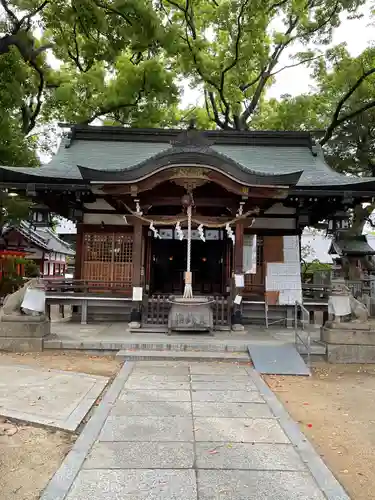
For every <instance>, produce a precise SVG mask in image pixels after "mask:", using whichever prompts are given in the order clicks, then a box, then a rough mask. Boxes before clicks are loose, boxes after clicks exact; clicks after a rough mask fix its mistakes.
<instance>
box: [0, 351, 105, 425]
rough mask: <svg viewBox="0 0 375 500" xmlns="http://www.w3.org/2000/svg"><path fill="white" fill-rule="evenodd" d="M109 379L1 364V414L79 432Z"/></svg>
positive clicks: (11, 363) (3, 362) (3, 361)
mask: <svg viewBox="0 0 375 500" xmlns="http://www.w3.org/2000/svg"><path fill="white" fill-rule="evenodd" d="M108 381H109V379H108V378H106V377H99V376H93V375H87V374H85V373H76V372H67V371H60V370H44V369H42V368H39V367H32V366H25V365H15V364H13V362H8V361H5V360H2V361H1V363H0V416H2V417H8V418H12V419H16V420H20V421H23V422H32V423H34V424H40V425H46V426H48V427H56V428H58V429H64V430H68V431H75V430H76V429H77V428H78V426H79V425H80V423H81V422H82V420H83V418H84V417H85V416H86V414H87V413H88V412H89V410H90V409H91V407H92V405H93V404H94V403H95V401H96V400H97V398H98V397H99V396H100V394H101V393H102V391H103V389H104V388H105V386H106V385H107V383H108Z"/></svg>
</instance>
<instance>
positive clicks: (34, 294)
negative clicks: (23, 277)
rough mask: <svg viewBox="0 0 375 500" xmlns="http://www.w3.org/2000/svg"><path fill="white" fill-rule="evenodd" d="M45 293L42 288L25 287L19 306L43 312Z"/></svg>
mask: <svg viewBox="0 0 375 500" xmlns="http://www.w3.org/2000/svg"><path fill="white" fill-rule="evenodd" d="M45 302H46V294H45V292H44V290H40V289H37V288H26V291H25V296H24V298H23V301H22V304H21V308H22V309H29V310H30V311H36V312H39V313H43V312H44V310H45Z"/></svg>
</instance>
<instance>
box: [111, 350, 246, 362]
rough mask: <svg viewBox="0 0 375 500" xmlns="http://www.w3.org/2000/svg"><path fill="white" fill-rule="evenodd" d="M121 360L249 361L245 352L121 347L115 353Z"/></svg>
mask: <svg viewBox="0 0 375 500" xmlns="http://www.w3.org/2000/svg"><path fill="white" fill-rule="evenodd" d="M116 358H117V359H120V360H122V361H155V360H159V361H238V362H249V361H250V358H249V355H248V354H247V353H245V352H243V353H240V352H209V351H202V350H200V351H199V352H195V351H156V350H155V351H153V350H151V351H128V350H126V349H123V350H121V351H119V352H118V353H117V354H116Z"/></svg>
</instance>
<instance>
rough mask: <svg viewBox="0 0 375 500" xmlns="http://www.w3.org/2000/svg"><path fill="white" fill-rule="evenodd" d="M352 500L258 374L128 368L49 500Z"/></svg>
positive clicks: (243, 369) (228, 368)
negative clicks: (349, 499)
mask: <svg viewBox="0 0 375 500" xmlns="http://www.w3.org/2000/svg"><path fill="white" fill-rule="evenodd" d="M120 499H121V500H125V499H129V500H130V499H131V500H198V499H199V500H249V499H254V500H266V499H272V500H301V499H303V500H324V499H331V500H333V499H334V500H339V499H340V500H344V499H348V497H347V496H346V494H345V492H344V491H343V489H342V488H341V486H340V485H339V484H338V483H337V481H336V480H335V479H334V478H333V476H332V474H331V473H330V471H329V470H328V469H327V468H326V467H325V466H324V464H323V463H322V461H321V459H320V458H319V457H318V455H317V454H316V453H315V452H314V450H313V449H312V447H311V445H310V444H309V443H308V442H307V441H306V439H305V438H304V436H303V435H302V434H301V432H300V431H299V430H298V427H297V426H296V424H295V423H294V422H293V421H292V420H291V419H290V418H289V416H288V415H287V414H286V412H285V410H284V409H283V407H282V406H281V404H280V403H279V402H278V400H277V399H276V397H275V396H274V395H273V393H272V392H271V391H270V390H269V389H268V387H267V386H266V385H265V384H264V382H263V381H262V379H261V378H260V377H259V375H258V374H257V373H255V372H254V371H253V370H252V369H251V368H250V367H248V366H238V365H234V364H220V363H216V364H214V363H181V362H180V363H178V364H177V363H166V362H159V363H157V362H137V363H134V364H132V363H127V364H125V365H124V367H123V368H122V370H121V372H120V374H119V375H118V377H117V378H116V379H115V381H114V383H113V384H112V386H111V388H110V389H109V390H108V392H107V393H106V396H105V397H104V399H103V401H102V403H101V404H100V406H99V407H98V409H97V410H96V412H95V414H94V415H93V417H92V418H91V419H90V421H89V422H88V424H87V425H86V428H85V429H84V431H83V432H82V434H81V435H80V437H79V438H78V440H77V442H76V444H75V446H74V448H73V450H72V452H71V453H70V454H69V455H68V456H67V458H66V460H65V462H64V463H63V465H62V467H61V468H60V470H59V471H58V472H57V473H56V474H55V476H54V477H53V478H52V480H51V482H50V484H49V486H48V487H47V489H46V490H45V492H44V494H43V495H42V497H41V500H120Z"/></svg>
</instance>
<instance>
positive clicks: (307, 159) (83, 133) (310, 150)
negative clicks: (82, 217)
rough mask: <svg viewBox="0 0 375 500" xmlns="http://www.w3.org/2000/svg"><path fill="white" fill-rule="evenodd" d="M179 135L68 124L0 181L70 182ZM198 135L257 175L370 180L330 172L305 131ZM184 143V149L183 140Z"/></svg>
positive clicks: (154, 151)
mask: <svg viewBox="0 0 375 500" xmlns="http://www.w3.org/2000/svg"><path fill="white" fill-rule="evenodd" d="M197 133H198V132H197ZM179 134H181V131H178V130H177V131H176V130H171V131H169V130H163V129H160V130H158V129H154V130H152V129H150V130H136V129H120V128H116V127H112V128H111V127H73V128H72V134H71V137H69V138H67V137H66V138H64V139H63V141H62V143H61V145H60V148H59V150H58V152H57V154H56V155H55V156H54V157H53V158H52V160H51V162H50V163H48V164H47V165H44V166H42V167H40V168H35V169H30V168H11V167H2V168H1V169H0V181H1V180H3V181H4V179H5V180H6V182H9V181H10V179H9V178H10V177H11V176H10V175H9V174H8V175H5V172H4V171H17V172H18V173H20V174H28V175H32V176H35V177H45V178H56V179H62V180H68V179H70V180H73V181H74V180H76V181H78V180H81V181H82V176H81V173H80V171H79V168H78V167H85V168H87V169H94V170H99V171H104V172H105V171H121V170H124V171H126V170H127V169H130V168H131V167H133V168H134V167H136V166H137V165H139V164H144V162H146V161H147V160H150V161H152V158H153V157H154V156H156V155H160V153H163V152H167V151H168V150H169V149H172V144H173V143H174V140H175V139H176V138H178V136H179ZM198 135H202V138H203V141H207V142H209V141H210V144H209V145H208V146H207V145H205V144H204V143H203V142H202V144H203V145H202V148H203V149H202V150H204V148H205V147H206V149H205V150H204V151H205V152H206V151H207V158H208V159H209V151H211V152H212V151H213V152H215V153H219V154H220V155H222V156H223V157H226V158H228V159H230V160H232V161H233V162H236V163H237V164H238V166H239V167H240V168H241V169H243V170H245V171H246V170H249V171H251V172H253V173H258V174H260V175H280V174H281V175H282V174H290V173H295V172H301V171H303V173H302V175H301V177H300V179H299V181H298V184H297V188H298V187H315V188H316V187H319V186H321V187H327V186H333V187H335V186H336V187H338V186H346V185H355V184H361V183H366V182H374V179H372V178H365V179H364V178H358V177H349V176H344V175H342V174H339V173H337V172H334V171H333V170H332V169H331V168H330V167H329V166H328V165H327V164H326V163H325V161H324V157H323V154H322V151H321V149H320V148H317V147H316V146H312V143H311V138H310V135H309V134H308V133H296V132H234V131H231V132H227V131H207V132H202V133H198ZM171 143H172V144H171ZM184 147H185V149H186V148H187V149H188V148H189V147H190V146H189V143H187V145H186V144H185V145H184ZM191 147H192V148H194V147H195V148H196V147H197V146H196V145H195V146H191ZM198 147H199V146H198ZM196 150H197V149H196ZM167 165H168V162H167ZM208 166H209V164H208ZM1 171H3V174H2V173H1ZM1 177H2V178H3V179H1ZM11 180H13V179H11ZM35 180H36V181H37V179H35ZM28 182H30V180H28ZM31 182H32V181H31Z"/></svg>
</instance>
